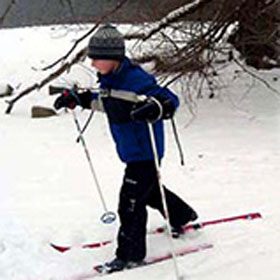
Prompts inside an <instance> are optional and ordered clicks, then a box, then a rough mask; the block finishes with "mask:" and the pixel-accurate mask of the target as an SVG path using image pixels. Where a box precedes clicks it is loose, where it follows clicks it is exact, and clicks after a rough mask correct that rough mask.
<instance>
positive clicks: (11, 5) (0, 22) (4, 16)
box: [0, 0, 16, 25]
mask: <svg viewBox="0 0 280 280" xmlns="http://www.w3.org/2000/svg"><path fill="white" fill-rule="evenodd" d="M15 4H16V0H11V2H10V3H9V5H8V7H7V9H6V10H5V11H4V13H3V15H2V16H0V25H2V24H3V22H4V20H5V18H6V17H7V15H8V14H9V12H10V11H11V9H12V7H13V5H15Z"/></svg>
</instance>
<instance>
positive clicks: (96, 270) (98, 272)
mask: <svg viewBox="0 0 280 280" xmlns="http://www.w3.org/2000/svg"><path fill="white" fill-rule="evenodd" d="M213 247H214V246H213V244H210V243H203V244H199V245H189V246H186V247H184V248H181V249H178V250H176V251H175V255H176V256H177V257H181V256H185V255H188V254H192V253H197V252H201V251H205V250H207V249H211V248H213ZM170 259H172V254H171V253H166V254H162V255H157V256H150V257H147V258H146V259H145V260H144V262H143V263H141V264H140V265H137V266H132V267H129V268H125V269H124V270H131V269H135V268H141V267H146V266H150V265H154V264H157V263H160V262H164V261H167V260H170ZM124 270H121V271H124ZM121 271H115V272H121ZM115 272H107V271H106V266H105V265H104V264H99V265H95V266H93V271H91V272H88V273H84V274H80V275H76V276H75V277H74V278H73V279H75V280H82V279H91V278H94V277H97V276H103V275H108V274H113V273H115Z"/></svg>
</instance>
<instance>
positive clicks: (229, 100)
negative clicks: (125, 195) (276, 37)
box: [0, 27, 280, 280]
mask: <svg viewBox="0 0 280 280" xmlns="http://www.w3.org/2000/svg"><path fill="white" fill-rule="evenodd" d="M60 31H61V28H58V27H56V28H55V27H54V28H52V29H51V28H46V27H44V28H23V29H12V30H1V31H0V36H1V53H0V69H1V82H3V83H11V84H12V85H15V86H19V89H23V88H24V87H25V86H28V85H30V84H32V83H34V82H36V81H37V80H38V79H41V78H43V77H45V75H46V73H44V72H41V71H34V70H32V69H31V67H35V68H40V67H42V66H45V65H46V64H48V63H49V62H52V61H53V60H54V59H56V58H57V57H59V56H60V55H61V54H63V53H64V52H65V51H66V50H68V49H69V47H70V46H71V42H73V39H75V38H77V37H79V36H80V33H79V32H78V31H75V29H72V31H71V32H69V34H67V36H65V37H63V36H62V37H61V36H59V32H60ZM86 63H88V62H86ZM234 70H235V66H233V65H232V66H230V67H228V68H227V69H226V71H225V72H224V73H223V79H225V80H226V81H228V84H229V85H230V86H229V87H226V88H224V89H223V90H222V92H221V94H220V97H219V98H217V99H215V100H200V101H199V102H198V109H197V117H196V118H195V120H194V121H193V122H192V124H191V125H190V126H188V127H186V125H187V124H188V121H189V120H190V118H191V116H190V114H189V113H188V111H187V109H186V105H182V106H181V109H180V110H179V112H178V114H177V123H178V128H179V131H180V137H181V140H182V144H183V147H184V150H185V157H186V165H185V166H184V167H181V166H180V165H179V159H178V151H177V150H176V146H175V144H174V141H173V135H172V133H171V127H170V125H169V124H167V127H166V134H167V141H166V142H167V143H166V157H165V160H164V162H163V167H162V174H163V179H164V182H165V183H166V185H167V186H169V187H170V188H171V189H172V190H174V191H175V192H177V193H178V194H179V195H180V196H182V197H183V198H184V199H186V201H188V202H189V203H190V204H191V205H193V206H194V208H195V209H196V210H197V211H198V213H199V215H200V219H201V220H205V219H209V218H217V217H224V216H230V215H238V214H242V213H247V212H252V211H259V212H261V213H262V215H263V219H260V220H256V221H251V222H242V221H241V222H236V223H231V224H223V225H217V226H214V227H212V228H210V227H209V228H207V229H205V230H203V231H199V232H193V233H190V234H188V235H187V236H185V238H184V239H183V240H178V241H175V246H178V247H180V246H182V244H199V243H202V242H203V243H205V242H209V243H213V244H214V248H213V249H211V250H209V251H205V252H201V253H197V254H192V255H188V256H185V257H182V258H178V264H179V270H180V272H181V273H182V274H184V275H185V279H192V280H202V279H203V280H218V279H225V278H226V279H227V280H236V279H239V280H253V279H254V280H256V279H258V280H279V274H280V268H279V264H278V262H279V259H280V241H279V230H280V222H279V221H280V210H279V209H280V208H279V194H280V191H279V179H280V177H279V162H280V152H279V146H280V136H279V135H280V134H279V127H280V126H279V123H280V122H279V121H280V109H279V108H280V107H279V103H280V102H279V100H280V99H279V97H277V96H276V95H275V94H274V93H272V92H270V91H269V90H268V89H267V88H266V87H265V86H264V85H262V84H261V83H260V82H256V83H255V85H254V87H253V88H252V90H251V92H250V93H249V94H248V95H246V97H245V98H244V100H242V96H243V94H242V93H244V92H245V91H246V89H247V86H248V85H250V79H251V78H250V77H248V76H247V75H245V74H243V75H240V77H239V78H238V79H236V80H234V81H232V77H233V75H234ZM260 75H261V76H262V77H263V78H264V79H266V80H267V81H269V82H271V83H272V85H273V86H274V87H275V88H277V89H278V90H279V91H280V81H279V76H280V72H279V70H274V71H264V72H261V73H260ZM273 77H278V81H273ZM64 78H65V80H67V81H77V80H78V81H80V82H81V83H82V84H83V85H88V86H92V85H93V86H94V82H95V79H94V78H90V76H89V75H88V73H86V72H84V71H83V69H82V67H80V66H77V67H74V68H73V71H71V73H70V74H68V75H66V76H64ZM61 81H63V80H61V79H60V82H61ZM174 90H175V91H176V88H175V89H174ZM240 100H241V101H240ZM53 101H54V97H49V96H48V94H47V87H46V88H44V89H42V90H41V91H40V92H34V93H32V94H31V95H29V96H27V97H25V98H23V99H22V100H21V101H19V102H18V103H17V104H16V105H15V108H14V110H13V112H12V114H11V115H5V114H4V111H5V109H6V106H7V104H6V103H5V102H4V99H0V110H1V111H0V112H1V114H0V147H1V154H0V228H1V231H0V280H2V279H3V280H38V279H40V280H61V279H63V280H64V279H71V277H72V278H73V276H74V275H78V274H79V273H85V272H88V271H90V269H91V267H92V266H93V265H94V264H97V263H99V262H103V261H105V260H110V259H111V258H113V252H114V249H115V246H116V244H115V243H114V244H112V245H110V246H107V247H106V248H102V249H95V250H79V249H73V250H71V251H69V252H68V253H65V254H59V253H57V252H55V251H54V250H53V249H51V248H50V246H48V243H49V242H50V241H53V242H57V243H60V244H61V243H64V244H66V245H67V244H80V243H81V242H88V241H98V240H107V239H111V238H112V237H114V236H115V235H116V231H117V226H118V223H117V222H116V223H115V224H113V225H103V224H101V222H100V220H99V218H100V216H101V215H102V207H101V206H102V205H101V203H100V201H99V199H98V194H97V192H96V189H95V187H94V184H93V181H92V178H91V175H90V172H89V168H88V165H87V162H86V159H85V155H84V152H83V150H82V148H81V146H80V145H79V144H76V143H75V139H76V136H77V132H76V130H75V125H74V123H73V119H72V115H71V114H67V113H63V112H61V113H60V114H59V116H58V117H52V118H48V119H40V120H39V119H31V117H30V111H31V106H32V105H35V104H36V105H38V104H39V105H44V106H50V105H52V103H53ZM239 101H240V102H239ZM77 114H78V116H79V119H80V120H81V121H82V122H83V121H85V120H86V118H87V116H88V114H89V113H88V112H81V111H80V110H77ZM85 138H86V141H87V144H88V146H89V148H90V152H91V156H92V159H93V164H94V166H95V168H96V171H97V174H98V176H99V179H100V182H101V184H102V189H103V191H104V193H105V194H106V201H107V203H108V205H110V209H111V210H114V211H115V210H116V209H117V201H118V192H119V187H120V185H121V181H122V174H123V168H124V165H123V164H122V163H120V161H119V160H118V158H117V156H116V153H115V150H114V146H113V143H112V140H111V138H110V134H109V131H108V127H107V124H106V120H105V118H104V116H103V115H102V114H96V115H95V116H94V121H92V123H91V125H90V128H89V129H88V130H87V131H86V133H85ZM160 224H164V221H163V220H162V218H161V217H160V216H159V214H158V213H156V212H154V211H152V210H150V211H149V223H148V228H154V227H156V226H158V225H160ZM147 245H148V255H152V254H154V253H155V252H157V253H161V252H167V251H168V242H167V240H166V237H165V236H164V235H163V236H162V237H160V238H159V237H158V236H153V237H149V239H148V242H147ZM225 276H226V277H225ZM105 278H106V279H116V280H117V279H126V280H129V279H140V280H141V279H162V280H165V279H166V280H167V279H171V278H173V279H175V276H174V272H173V265H172V262H171V261H168V262H163V263H160V264H157V265H154V266H150V267H144V268H141V269H135V270H132V271H125V272H122V273H116V274H113V275H108V276H105V277H104V279H105Z"/></svg>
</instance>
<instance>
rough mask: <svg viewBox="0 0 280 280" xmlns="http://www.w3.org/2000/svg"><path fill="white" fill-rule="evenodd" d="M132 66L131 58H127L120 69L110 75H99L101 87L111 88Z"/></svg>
mask: <svg viewBox="0 0 280 280" xmlns="http://www.w3.org/2000/svg"><path fill="white" fill-rule="evenodd" d="M130 66H131V61H130V60H129V58H127V57H125V58H124V59H123V60H122V62H121V63H120V65H119V67H118V68H117V69H116V70H115V71H113V72H110V73H108V74H105V75H104V74H101V73H99V72H98V73H97V77H98V82H99V83H100V84H101V87H108V88H111V87H113V85H114V84H115V83H116V82H117V81H118V80H119V78H120V77H121V76H122V74H123V73H124V72H125V71H126V70H127V69H128V68H129V67H130Z"/></svg>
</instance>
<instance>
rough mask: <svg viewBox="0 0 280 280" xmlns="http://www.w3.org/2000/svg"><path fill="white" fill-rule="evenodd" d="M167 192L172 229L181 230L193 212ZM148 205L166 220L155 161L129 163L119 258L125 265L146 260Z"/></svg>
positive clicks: (123, 192) (122, 197)
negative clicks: (179, 228)
mask: <svg viewBox="0 0 280 280" xmlns="http://www.w3.org/2000/svg"><path fill="white" fill-rule="evenodd" d="M164 190H165V195H166V201H167V208H168V212H169V216H170V224H171V226H172V227H179V226H181V225H184V224H186V223H187V222H189V220H190V216H191V214H192V212H193V209H192V208H191V207H190V206H189V205H188V204H186V203H185V202H184V201H183V200H182V199H180V198H179V197H178V196H176V195H175V194H174V193H172V192H171V191H169V190H168V189H166V188H165V187H164ZM147 205H148V206H150V207H152V208H154V209H157V210H159V211H160V213H161V214H162V215H163V216H164V210H163V205H162V198H161V193H160V188H159V185H158V177H157V172H156V168H155V164H154V162H153V161H139V162H133V163H128V164H127V166H126V169H125V175H124V179H123V185H122V188H121V192H120V200H119V209H118V214H119V218H120V228H119V232H118V247H117V250H116V256H117V258H119V259H122V260H124V261H139V260H142V259H144V258H145V256H146V224H147V209H146V206H147Z"/></svg>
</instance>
